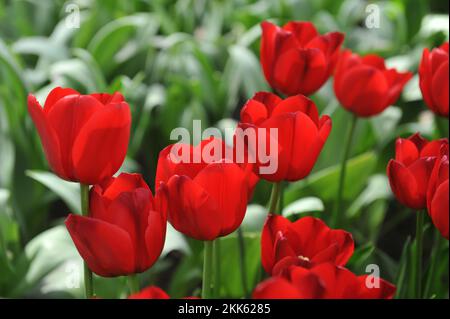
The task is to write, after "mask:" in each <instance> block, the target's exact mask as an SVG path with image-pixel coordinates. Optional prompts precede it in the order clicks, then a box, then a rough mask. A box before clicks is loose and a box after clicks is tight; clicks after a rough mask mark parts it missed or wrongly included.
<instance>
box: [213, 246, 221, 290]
mask: <svg viewBox="0 0 450 319" xmlns="http://www.w3.org/2000/svg"><path fill="white" fill-rule="evenodd" d="M213 258H214V261H213V263H214V284H213V296H214V298H219V297H220V275H221V273H220V271H221V269H220V237H219V238H217V239H216V240H214V244H213Z"/></svg>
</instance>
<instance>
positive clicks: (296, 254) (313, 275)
mask: <svg viewBox="0 0 450 319" xmlns="http://www.w3.org/2000/svg"><path fill="white" fill-rule="evenodd" d="M353 249H354V243H353V238H352V235H351V234H350V233H348V232H346V231H344V230H333V229H330V228H329V227H328V226H327V225H325V223H324V222H323V221H321V220H320V219H317V218H313V217H303V218H300V219H299V220H297V221H296V222H294V223H291V222H290V221H289V220H288V219H286V218H284V217H282V216H277V215H269V217H268V218H267V220H266V223H265V225H264V229H263V231H262V236H261V259H262V264H263V266H264V269H265V270H266V272H268V273H269V274H271V275H272V276H273V277H272V278H269V279H267V280H265V281H263V282H261V283H260V284H259V285H258V286H257V287H256V289H255V291H254V292H253V298H257V299H284V298H288V299H293V298H300V299H311V298H314V299H316V298H317V299H322V298H323V299H338V298H351V299H355V298H392V296H393V295H394V292H395V287H394V286H393V285H392V284H390V283H388V282H387V281H384V280H383V279H381V278H378V277H375V276H368V275H365V276H356V275H355V274H353V273H352V272H351V271H349V270H348V269H346V268H343V266H345V264H346V263H347V261H348V260H349V259H350V257H351V256H352V254H353Z"/></svg>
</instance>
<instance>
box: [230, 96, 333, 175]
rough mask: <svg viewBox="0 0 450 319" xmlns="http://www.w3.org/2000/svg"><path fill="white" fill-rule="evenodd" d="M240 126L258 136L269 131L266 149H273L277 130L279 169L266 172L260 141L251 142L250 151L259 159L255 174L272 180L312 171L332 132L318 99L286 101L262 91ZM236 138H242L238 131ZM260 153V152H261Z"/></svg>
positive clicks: (250, 103) (243, 112) (243, 114)
mask: <svg viewBox="0 0 450 319" xmlns="http://www.w3.org/2000/svg"><path fill="white" fill-rule="evenodd" d="M239 128H241V129H243V130H248V129H254V130H255V132H256V135H257V137H259V135H260V132H259V131H260V129H262V130H265V133H266V139H265V142H266V144H267V145H266V146H265V147H266V149H270V144H271V141H270V139H271V137H273V136H271V129H276V130H277V139H276V141H275V142H276V143H277V144H276V145H277V148H278V152H276V153H275V154H273V155H272V157H271V161H276V165H275V166H276V167H275V168H276V169H274V171H273V172H269V173H265V172H263V171H262V170H261V168H262V167H264V166H265V164H264V163H261V158H259V157H258V156H259V154H261V150H260V149H259V147H261V145H260V142H259V138H261V139H262V140H263V141H264V138H262V137H259V138H257V139H258V142H257V143H256V144H255V143H248V147H249V153H251V154H253V156H254V157H255V158H256V164H255V173H257V174H258V175H259V177H261V178H263V179H266V180H268V181H271V182H280V181H282V180H287V181H297V180H300V179H302V178H304V177H306V176H307V175H308V174H309V173H310V172H311V170H312V168H313V166H314V164H315V162H316V160H317V158H318V156H319V154H320V152H321V150H322V147H323V145H324V144H325V142H326V140H327V138H328V135H329V134H330V131H331V119H330V118H329V117H328V116H327V115H324V116H322V117H320V118H319V113H318V111H317V107H316V105H315V104H314V102H313V101H312V100H310V99H308V98H307V97H305V96H303V95H295V96H292V97H289V98H287V99H285V100H283V99H281V98H279V97H278V96H276V95H275V94H272V93H269V92H259V93H256V94H255V96H254V97H253V98H252V99H250V100H249V101H248V102H247V103H246V104H245V106H244V107H243V108H242V110H241V122H240V124H239ZM236 138H237V139H240V138H242V137H241V136H239V135H238V134H236ZM257 154H258V155H257Z"/></svg>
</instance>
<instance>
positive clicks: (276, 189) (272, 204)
mask: <svg viewBox="0 0 450 319" xmlns="http://www.w3.org/2000/svg"><path fill="white" fill-rule="evenodd" d="M279 197H280V182H278V183H273V184H272V193H271V194H270V200H269V214H276V211H277V205H278V200H279Z"/></svg>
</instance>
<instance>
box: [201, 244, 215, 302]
mask: <svg viewBox="0 0 450 319" xmlns="http://www.w3.org/2000/svg"><path fill="white" fill-rule="evenodd" d="M213 250H214V242H213V241H205V251H204V259H203V283H202V298H203V299H211V298H212V289H211V288H212V280H213V278H212V272H213V269H212V268H213Z"/></svg>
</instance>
